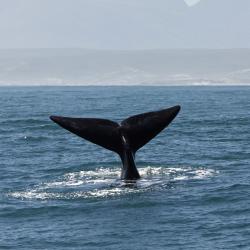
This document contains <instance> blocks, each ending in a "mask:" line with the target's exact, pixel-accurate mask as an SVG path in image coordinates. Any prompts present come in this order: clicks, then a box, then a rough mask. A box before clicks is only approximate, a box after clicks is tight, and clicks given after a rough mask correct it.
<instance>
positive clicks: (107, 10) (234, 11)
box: [0, 0, 250, 50]
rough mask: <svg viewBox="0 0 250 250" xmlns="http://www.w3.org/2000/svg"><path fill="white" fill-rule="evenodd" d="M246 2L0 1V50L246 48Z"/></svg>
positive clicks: (249, 18) (249, 19)
mask: <svg viewBox="0 0 250 250" xmlns="http://www.w3.org/2000/svg"><path fill="white" fill-rule="evenodd" d="M249 13H250V1H248V0H237V1H236V0H202V1H198V0H185V1H184V0H74V1H70V0H8V1H6V0H0V34H1V39H0V48H2V49H6V48H91V49H118V50H120V49H123V50H131V49H174V48H213V49H214V48H249V47H250V29H249V27H248V26H249V23H250V15H249Z"/></svg>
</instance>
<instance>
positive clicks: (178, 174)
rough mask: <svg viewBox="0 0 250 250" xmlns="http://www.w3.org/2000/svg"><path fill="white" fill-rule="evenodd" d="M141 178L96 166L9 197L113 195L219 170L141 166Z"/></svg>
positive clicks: (162, 186)
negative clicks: (132, 178) (124, 178)
mask: <svg viewBox="0 0 250 250" xmlns="http://www.w3.org/2000/svg"><path fill="white" fill-rule="evenodd" d="M138 170H139V172H140V174H141V177H142V178H141V179H140V180H138V181H131V182H124V181H121V180H120V179H119V176H120V168H97V169H95V170H86V171H85V170H83V171H78V172H72V173H67V174H64V175H63V176H62V177H61V178H59V179H58V180H55V181H51V182H45V183H41V184H40V185H38V186H35V187H34V188H31V189H29V190H24V191H18V192H16V191H14V192H10V193H9V194H8V196H9V197H12V198H18V199H38V200H58V199H59V200H61V199H66V200H74V199H88V198H105V197H115V196H122V195H128V194H135V193H142V192H149V191H154V190H160V189H166V188H167V187H169V183H174V182H180V181H188V180H202V179H206V178H210V177H213V176H214V175H216V174H217V173H218V171H215V170H213V169H205V168H191V167H168V168H167V167H151V166H148V167H141V168H138Z"/></svg>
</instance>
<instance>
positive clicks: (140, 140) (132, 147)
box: [50, 106, 180, 180]
mask: <svg viewBox="0 0 250 250" xmlns="http://www.w3.org/2000/svg"><path fill="white" fill-rule="evenodd" d="M179 111H180V106H174V107H171V108H168V109H163V110H160V111H155V112H148V113H143V114H139V115H135V116H131V117H129V118H127V119H125V120H123V121H122V122H121V124H118V123H116V122H113V121H110V120H106V119H97V118H70V117H62V116H50V119H51V120H52V121H54V122H55V123H57V124H58V125H60V126H61V127H63V128H65V129H67V130H69V131H70V132H72V133H74V134H76V135H78V136H80V137H82V138H84V139H86V140H88V141H90V142H92V143H95V144H97V145H99V146H102V147H104V148H106V149H108V150H111V151H113V152H116V153H117V154H119V156H120V157H121V160H122V163H123V168H122V174H121V178H122V179H125V180H133V179H139V178H140V175H139V173H138V170H137V168H136V166H135V162H134V157H135V153H136V151H137V150H139V149H140V148H141V147H143V146H144V145H145V144H146V143H148V142H149V141H150V140H151V139H153V138H154V137H155V136H156V135H157V134H159V133H160V132H161V131H162V130H163V129H164V128H166V127H167V126H168V125H169V124H170V123H171V122H172V120H173V119H174V118H175V117H176V115H177V114H178V112H179Z"/></svg>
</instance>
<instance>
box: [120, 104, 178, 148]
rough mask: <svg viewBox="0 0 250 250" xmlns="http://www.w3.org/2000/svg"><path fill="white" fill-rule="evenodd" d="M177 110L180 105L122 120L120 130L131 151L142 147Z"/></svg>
mask: <svg viewBox="0 0 250 250" xmlns="http://www.w3.org/2000/svg"><path fill="white" fill-rule="evenodd" d="M179 111H180V106H174V107H171V108H168V109H163V110H160V111H156V112H148V113H143V114H140V115H135V116H131V117H129V118H127V119H126V120H124V121H122V123H121V125H122V131H123V133H124V134H125V135H126V137H127V138H128V141H129V144H130V146H131V149H132V150H133V152H136V151H137V150H138V149H140V148H141V147H143V146H144V145H145V144H147V143H148V142H149V141H150V140H151V139H153V138H154V137H155V136H156V135H157V134H159V133H160V132H161V131H162V130H163V129H164V128H166V127H167V126H168V125H169V124H170V123H171V122H172V121H173V119H174V118H175V117H176V115H177V114H178V113H179Z"/></svg>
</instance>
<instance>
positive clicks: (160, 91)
mask: <svg viewBox="0 0 250 250" xmlns="http://www.w3.org/2000/svg"><path fill="white" fill-rule="evenodd" d="M177 104H179V105H181V107H182V109H181V111H180V113H179V114H178V116H177V117H176V118H175V120H174V121H173V122H172V123H171V124H170V126H169V127H168V128H167V129H165V130H164V131H163V132H162V133H161V134H159V135H158V136H157V137H156V138H154V139H153V140H152V141H151V142H150V143H148V144H147V145H146V146H144V147H143V148H142V149H141V150H140V151H138V153H137V155H136V162H137V166H138V169H139V172H140V174H141V176H142V178H141V179H140V180H139V181H137V184H136V185H135V186H134V187H133V188H131V187H127V186H126V185H124V183H123V182H122V181H120V179H119V177H120V168H121V162H120V159H119V158H118V156H116V155H115V154H114V153H113V152H110V151H107V150H105V149H103V148H101V147H98V146H96V145H94V144H91V143H90V142H87V141H84V140H83V139H81V138H80V137H77V136H75V135H73V134H71V133H70V132H68V131H66V130H64V129H62V128H60V127H59V126H58V125H56V124H55V123H53V122H52V121H51V120H50V119H49V116H50V115H62V116H71V117H98V118H106V119H110V120H114V121H118V122H120V121H122V120H123V119H124V118H127V117H129V116H131V115H135V114H139V113H143V112H147V111H153V110H159V109H162V108H168V107H171V106H174V105H177ZM0 107H1V108H0V249H55V250H57V249H88V250H96V249H111V250H112V249H115V250H116V249H128V250H130V249H133V250H137V249H138V250H141V249H142V250H144V249H154V250H158V249H159V250H160V249H185V250H187V249H250V143H249V142H250V87H205V86H204V87H198V86H196V87H195V86H194V87H139V86H138V87H135V86H133V87H125V86H124V87H107V86H106V87H1V88H0Z"/></svg>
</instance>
